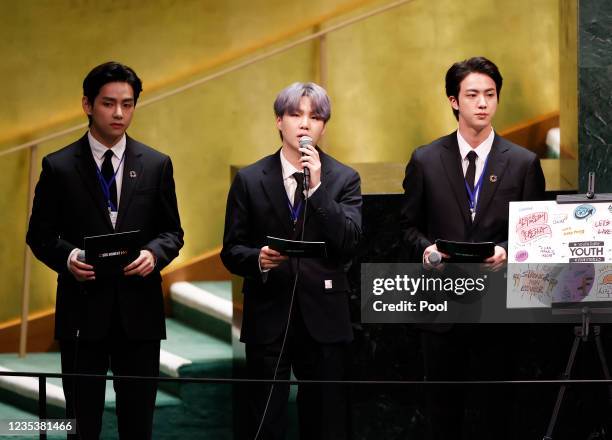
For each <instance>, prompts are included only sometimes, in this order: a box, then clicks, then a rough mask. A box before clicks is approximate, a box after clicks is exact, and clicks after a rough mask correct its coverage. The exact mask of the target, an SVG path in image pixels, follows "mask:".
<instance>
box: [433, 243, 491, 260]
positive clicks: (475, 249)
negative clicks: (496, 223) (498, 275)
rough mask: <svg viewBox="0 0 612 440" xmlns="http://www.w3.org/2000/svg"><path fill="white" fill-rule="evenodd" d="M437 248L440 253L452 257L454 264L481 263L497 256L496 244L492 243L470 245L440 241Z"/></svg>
mask: <svg viewBox="0 0 612 440" xmlns="http://www.w3.org/2000/svg"><path fill="white" fill-rule="evenodd" d="M436 247H437V248H438V250H439V251H440V252H444V253H445V254H448V255H450V261H452V262H461V263H481V262H482V261H484V260H486V259H487V258H489V257H491V256H493V255H494V254H495V243H493V242H492V241H483V242H478V243H470V242H463V241H449V240H440V239H438V240H436Z"/></svg>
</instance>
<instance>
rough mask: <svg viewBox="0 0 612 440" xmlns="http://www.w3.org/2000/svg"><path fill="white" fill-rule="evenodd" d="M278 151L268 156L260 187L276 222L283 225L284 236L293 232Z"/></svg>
mask: <svg viewBox="0 0 612 440" xmlns="http://www.w3.org/2000/svg"><path fill="white" fill-rule="evenodd" d="M279 151H280V150H277V151H276V153H274V154H273V155H271V156H268V158H267V160H266V162H265V163H264V166H263V169H262V178H261V185H262V187H263V190H264V193H265V194H266V196H267V197H268V201H269V202H270V204H271V205H272V212H274V214H275V215H276V216H277V218H278V221H279V223H280V224H281V225H283V229H284V230H285V233H286V235H287V236H288V235H290V234H291V233H292V232H293V231H292V230H291V227H290V219H291V213H290V211H289V206H288V205H287V203H288V201H287V193H286V192H285V185H284V184H283V169H282V166H281V162H280V153H279Z"/></svg>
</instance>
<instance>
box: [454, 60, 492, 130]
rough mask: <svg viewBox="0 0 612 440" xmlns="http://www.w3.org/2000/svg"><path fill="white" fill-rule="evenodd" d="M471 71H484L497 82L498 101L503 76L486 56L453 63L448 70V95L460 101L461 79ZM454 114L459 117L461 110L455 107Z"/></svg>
mask: <svg viewBox="0 0 612 440" xmlns="http://www.w3.org/2000/svg"><path fill="white" fill-rule="evenodd" d="M470 73H482V74H483V75H487V76H488V77H490V78H491V79H492V80H493V82H494V83H495V88H496V89H497V101H498V102H499V95H500V93H501V88H502V81H503V78H502V76H501V73H499V69H498V68H497V66H496V65H495V63H494V62H493V61H491V60H488V59H487V58H485V57H472V58H469V59H467V60H463V61H458V62H456V63H455V64H453V65H452V66H451V67H450V69H448V72H446V96H447V97H449V98H450V97H451V96H454V97H455V99H456V100H457V101H459V88H460V85H461V81H463V80H464V79H465V77H466V76H468V75H469V74H470ZM453 114H454V115H455V118H456V119H459V111H458V110H455V109H453Z"/></svg>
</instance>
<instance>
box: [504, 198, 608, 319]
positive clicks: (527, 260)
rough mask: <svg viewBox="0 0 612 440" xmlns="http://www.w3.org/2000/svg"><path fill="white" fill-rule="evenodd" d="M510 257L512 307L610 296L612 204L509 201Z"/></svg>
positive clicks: (510, 300)
mask: <svg viewBox="0 0 612 440" xmlns="http://www.w3.org/2000/svg"><path fill="white" fill-rule="evenodd" d="M508 263H510V264H509V265H508V284H507V285H508V290H507V292H508V294H507V307H508V308H534V307H550V306H551V304H552V303H553V302H554V303H556V302H568V303H574V302H585V301H586V302H590V301H612V204H610V203H570V204H559V203H557V202H555V201H543V202H511V203H510V215H509V231H508ZM553 263H581V264H558V265H555V264H553ZM583 263H588V264H583Z"/></svg>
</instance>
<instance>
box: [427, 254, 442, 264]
mask: <svg viewBox="0 0 612 440" xmlns="http://www.w3.org/2000/svg"><path fill="white" fill-rule="evenodd" d="M427 260H428V261H429V264H431V265H432V266H437V265H438V264H440V262H442V255H440V253H439V252H436V251H432V252H430V254H429V256H428V257H427Z"/></svg>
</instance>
